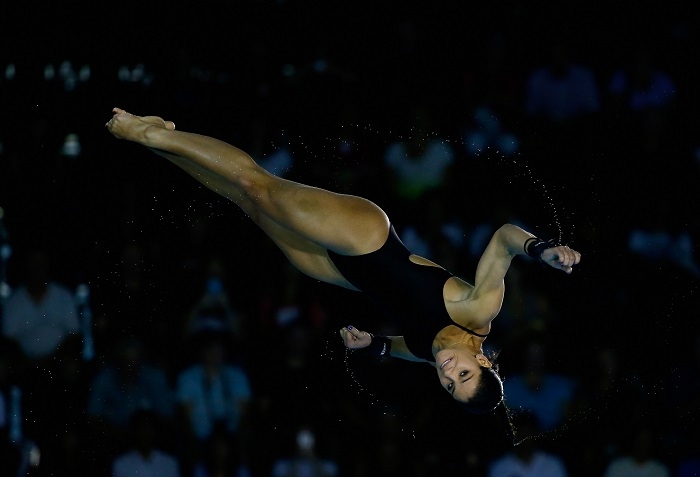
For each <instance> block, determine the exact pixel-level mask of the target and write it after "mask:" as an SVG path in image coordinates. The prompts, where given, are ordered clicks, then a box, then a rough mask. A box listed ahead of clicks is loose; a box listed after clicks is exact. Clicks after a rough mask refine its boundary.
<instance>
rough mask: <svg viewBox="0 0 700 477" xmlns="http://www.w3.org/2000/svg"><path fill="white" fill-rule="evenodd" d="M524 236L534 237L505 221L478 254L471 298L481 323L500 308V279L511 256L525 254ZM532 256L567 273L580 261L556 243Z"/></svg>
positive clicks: (488, 319)
mask: <svg viewBox="0 0 700 477" xmlns="http://www.w3.org/2000/svg"><path fill="white" fill-rule="evenodd" d="M528 239H535V236H534V235H532V234H531V233H530V232H527V231H525V230H523V229H521V228H520V227H518V226H517V225H512V224H505V225H503V226H502V227H501V228H499V229H498V230H497V231H496V232H495V233H494V234H493V237H491V241H490V242H489V244H488V246H487V247H486V250H485V251H484V253H483V255H482V256H481V259H480V260H479V264H478V265H477V268H476V277H475V279H474V293H473V295H472V298H473V302H474V303H477V304H478V306H477V309H478V321H480V322H481V324H482V325H483V326H486V325H488V323H490V321H491V320H492V319H493V318H494V317H495V316H496V315H497V314H498V312H499V311H500V309H501V304H502V303H503V294H504V283H503V280H504V278H505V275H506V273H507V272H508V268H509V267H510V264H511V261H512V260H513V257H515V256H516V255H527V251H526V250H525V245H526V244H525V242H527V241H528ZM531 242H532V240H531ZM534 258H537V259H539V260H541V261H542V262H543V263H546V264H547V265H549V266H550V267H553V268H556V269H558V270H562V271H564V272H566V273H571V272H572V270H573V269H572V267H573V266H574V265H576V264H578V263H579V261H580V260H581V254H580V253H578V252H576V251H575V250H572V249H571V248H569V247H568V246H566V245H557V246H553V247H549V248H546V249H544V250H543V251H542V252H541V253H540V254H539V256H538V257H534Z"/></svg>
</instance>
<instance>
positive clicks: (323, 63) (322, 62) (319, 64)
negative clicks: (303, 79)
mask: <svg viewBox="0 0 700 477" xmlns="http://www.w3.org/2000/svg"><path fill="white" fill-rule="evenodd" d="M327 70H328V60H326V59H325V58H319V59H317V60H316V61H314V71H315V72H316V73H325V72H326V71H327Z"/></svg>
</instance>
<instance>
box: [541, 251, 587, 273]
mask: <svg viewBox="0 0 700 477" xmlns="http://www.w3.org/2000/svg"><path fill="white" fill-rule="evenodd" d="M540 259H541V260H542V261H543V262H544V263H546V264H547V265H549V266H550V267H553V268H556V269H558V270H562V271H564V272H566V273H571V272H572V271H573V268H572V267H573V266H574V265H576V264H578V263H579V262H580V261H581V254H580V253H578V252H577V251H576V250H573V249H571V248H569V247H568V246H566V245H558V246H556V247H552V248H548V249H546V250H544V251H543V252H542V254H541V255H540Z"/></svg>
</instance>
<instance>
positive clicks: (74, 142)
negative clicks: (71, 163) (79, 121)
mask: <svg viewBox="0 0 700 477" xmlns="http://www.w3.org/2000/svg"><path fill="white" fill-rule="evenodd" d="M81 150H82V147H81V146H80V139H79V138H78V135H77V134H75V133H71V134H68V135H66V138H65V140H64V141H63V146H61V155H62V156H66V157H78V156H79V155H80V151H81Z"/></svg>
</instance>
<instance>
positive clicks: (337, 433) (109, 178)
mask: <svg viewBox="0 0 700 477" xmlns="http://www.w3.org/2000/svg"><path fill="white" fill-rule="evenodd" d="M276 8H277V14H276V17H275V19H274V20H273V21H270V22H269V23H268V24H267V27H268V29H267V30H266V34H267V36H255V37H250V38H249V39H248V40H247V41H248V43H247V47H246V48H243V47H240V46H237V42H238V41H240V40H241V39H242V38H246V35H247V33H250V32H252V31H253V30H254V27H253V26H252V24H251V25H247V26H246V25H240V29H241V31H239V32H237V33H236V34H235V38H234V37H232V38H233V39H229V40H228V41H229V42H230V44H228V43H226V41H225V40H224V39H223V34H222V33H219V34H218V35H220V36H222V37H219V36H215V38H216V39H218V41H220V42H221V43H222V51H223V50H224V49H226V48H228V49H229V50H227V51H229V54H227V55H223V54H218V53H220V52H217V51H215V50H213V49H212V48H209V49H207V50H206V52H203V50H202V48H203V46H204V43H202V42H203V41H204V40H202V39H199V38H190V40H191V41H190V42H189V43H187V44H183V45H177V44H176V45H175V47H174V48H172V49H170V50H169V51H167V52H164V53H162V54H163V55H164V56H165V58H163V57H161V56H159V55H158V54H156V53H157V50H156V49H155V48H153V47H150V48H148V47H145V48H144V49H143V50H141V51H138V52H137V51H136V50H130V51H129V52H128V54H126V53H123V52H119V53H120V54H117V52H116V51H115V52H114V53H115V54H114V55H113V56H107V57H104V58H103V59H102V60H101V62H100V63H99V64H97V63H96V62H94V61H93V62H92V63H91V56H90V48H88V47H84V49H83V50H81V51H82V52H83V54H82V56H78V57H73V58H69V59H68V60H64V59H62V58H61V59H59V58H58V57H53V58H46V59H45V60H46V61H45V62H43V63H42V62H41V61H39V60H36V59H35V60H34V61H32V62H27V61H24V60H23V59H22V58H16V57H12V55H9V56H7V57H0V61H4V62H5V63H4V64H0V66H1V67H2V68H4V76H2V78H0V99H2V104H3V105H7V110H8V111H11V112H12V114H8V115H4V116H3V117H2V118H0V121H1V123H0V207H1V208H2V209H0V300H1V305H2V306H1V307H0V310H1V311H0V325H1V326H0V330H1V331H2V333H1V334H2V338H1V340H0V474H2V475H7V476H15V475H17V476H19V475H22V476H24V475H31V476H44V475H47V476H49V475H51V476H62V475H70V476H79V475H90V476H114V477H125V476H135V475H141V476H143V475H157V476H161V477H170V476H181V477H224V476H226V477H228V476H237V477H248V476H273V477H281V476H373V475H383V476H393V475H402V476H404V475H405V476H434V475H448V474H449V475H470V476H476V477H478V476H483V477H514V476H516V477H529V476H533V477H534V476H537V477H566V476H569V477H577V476H581V477H584V476H586V477H590V476H601V477H633V476H637V475H645V476H652V477H655V476H659V477H664V476H668V477H671V476H674V477H690V476H697V475H700V445H699V444H698V443H699V442H700V435H699V433H698V431H697V428H698V425H697V424H698V418H699V417H700V416H699V414H700V379H699V378H700V327H698V324H697V309H698V304H699V303H698V295H699V294H698V279H699V278H700V264H699V263H698V260H699V257H698V254H697V250H698V246H697V244H698V241H699V240H700V222H699V221H698V220H697V213H696V211H697V205H698V203H699V201H698V198H699V197H698V195H699V193H698V191H699V190H700V188H698V182H699V180H700V141H698V139H697V135H696V134H695V122H694V121H693V120H692V118H693V116H694V114H693V113H694V111H695V110H697V108H698V106H700V104H698V98H697V95H696V91H697V87H696V86H695V85H696V84H697V80H698V79H699V78H697V77H696V76H697V73H694V72H692V71H690V69H689V68H688V62H692V60H691V58H690V57H689V56H688V54H689V52H691V51H694V49H695V48H696V47H697V46H698V41H697V38H695V37H694V34H695V33H694V32H692V31H690V30H689V29H688V24H687V23H685V22H684V19H683V18H682V17H680V16H679V17H674V21H672V22H668V23H664V22H663V21H662V20H663V19H659V21H658V23H657V24H653V25H656V27H657V28H656V29H651V27H647V28H641V27H640V29H639V31H637V33H636V34H634V35H632V34H628V35H624V37H622V36H620V37H618V36H616V34H615V30H614V29H612V30H608V31H600V30H595V31H593V30H590V31H588V30H585V29H583V28H567V27H566V26H560V27H558V28H556V29H553V30H547V33H548V34H544V33H542V34H539V35H537V36H534V37H530V36H528V35H527V34H526V33H527V31H526V30H525V29H524V28H523V27H522V25H520V23H519V20H521V19H522V15H523V14H522V13H519V12H518V11H517V9H514V10H513V11H509V12H506V13H504V12H501V13H502V14H503V15H504V17H503V19H502V20H503V22H502V25H501V28H493V26H494V23H497V22H486V24H485V25H483V26H482V29H481V30H478V31H477V32H473V33H471V34H466V33H454V34H453V35H452V36H451V37H450V38H449V40H451V44H450V47H449V48H441V47H440V46H439V44H438V41H437V40H436V39H435V38H434V35H433V32H435V31H437V29H438V28H439V27H441V26H443V24H444V27H445V28H446V29H449V27H450V26H454V24H455V22H456V20H454V19H448V18H444V17H438V16H436V15H434V16H430V15H427V16H426V17H425V18H420V19H419V18H418V17H416V18H414V17H413V16H408V15H406V16H401V15H397V17H396V18H393V20H392V21H387V22H386V23H381V18H380V19H375V20H373V21H372V20H369V19H368V20H367V21H368V22H370V23H371V25H369V26H368V32H367V33H366V34H367V38H365V39H364V42H363V43H361V45H359V46H358V45H355V46H356V47H355V48H353V47H351V46H349V45H348V44H346V43H344V42H343V41H341V38H340V37H341V36H342V32H343V31H344V29H340V31H335V30H334V26H335V27H338V25H339V24H340V23H341V19H339V18H335V17H334V18H332V19H331V20H330V21H328V22H327V24H326V25H324V27H323V28H322V29H321V31H320V32H319V31H315V32H311V33H309V35H311V38H310V39H300V40H299V42H298V43H294V44H283V43H284V42H282V41H281V38H285V35H286V34H287V33H289V31H288V30H291V27H290V26H287V25H288V24H289V22H287V23H285V21H284V20H285V8H290V7H289V4H287V3H286V2H278V4H277V7H276ZM287 13H289V11H287ZM482 13H483V12H482ZM287 20H288V18H287ZM297 20H298V19H297ZM531 20H532V19H531ZM542 21H543V22H544V20H542ZM373 22H376V23H377V24H376V25H375V24H374V23H373ZM532 25H535V26H532V28H533V29H534V28H535V27H536V26H537V25H539V24H538V23H537V22H535V21H534V20H532ZM159 28H164V27H162V26H161V27H159ZM377 30H379V31H377ZM652 32H653V34H650V33H652ZM232 35H233V34H232ZM319 38H323V39H325V41H319ZM524 38H530V39H531V41H523V39H524ZM210 40H211V39H210ZM211 41H214V40H211ZM477 41H478V43H476V44H475V42H477ZM49 51H50V52H51V51H52V50H51V49H49ZM54 53H55V52H54ZM370 53H371V54H370ZM603 53H604V54H603ZM28 91H31V94H29V93H28ZM28 98H31V100H30V101H31V102H30V101H29V100H28ZM34 105H36V106H34ZM113 106H118V107H123V108H125V109H126V110H128V111H131V112H133V113H135V114H143V115H151V114H155V115H161V116H164V117H165V118H166V119H172V120H173V121H174V122H175V123H176V125H177V127H178V128H179V129H183V130H187V131H192V132H199V133H203V134H207V135H212V136H215V137H218V138H220V139H223V140H226V141H228V142H231V143H233V144H235V145H236V146H238V147H240V148H242V149H243V150H245V151H247V152H248V153H249V154H250V155H251V156H252V157H253V158H254V159H256V160H257V161H258V162H259V163H260V164H261V165H262V166H263V167H265V168H266V169H267V170H269V171H271V172H273V173H275V174H278V175H281V176H283V177H286V178H289V179H292V180H298V181H301V182H304V183H307V184H310V185H315V186H319V187H324V188H327V189H331V190H335V191H338V192H342V193H349V194H356V195H362V196H364V197H367V198H369V199H371V200H373V201H375V202H376V203H378V204H379V205H380V206H381V207H382V208H383V209H384V210H386V211H387V213H388V215H389V217H390V218H391V220H392V222H393V223H394V225H395V227H396V230H397V232H398V233H399V236H400V237H401V238H402V240H403V241H404V242H405V243H406V245H407V246H408V247H409V248H410V249H411V250H413V251H414V253H416V254H419V255H423V256H425V257H428V258H430V259H431V260H433V261H435V262H437V263H439V264H441V265H442V266H444V267H445V268H447V269H448V270H450V271H451V272H453V273H454V274H456V275H458V276H460V277H462V278H464V279H465V280H467V281H473V274H474V270H475V267H476V264H477V261H478V259H479V256H480V254H481V253H482V251H483V249H484V247H485V245H486V243H487V241H488V240H489V238H490V236H491V234H492V233H493V232H494V231H495V230H496V229H497V228H498V227H499V226H500V225H501V224H503V223H506V222H510V223H515V224H518V225H521V226H522V227H524V228H526V229H527V230H529V231H531V232H533V233H535V234H537V235H538V236H542V237H545V238H554V239H555V240H557V241H559V242H560V243H566V244H568V245H570V246H572V247H573V248H574V249H576V250H579V251H580V252H581V253H582V255H583V261H582V263H581V265H580V266H579V267H578V269H577V270H575V271H574V273H573V274H572V275H571V276H564V275H563V274H560V273H558V272H555V271H553V270H550V269H544V268H542V267H540V266H539V265H538V264H537V263H534V262H532V261H531V260H529V259H527V258H521V257H519V258H517V259H516V260H515V261H514V263H513V266H512V268H511V270H510V272H509V274H508V276H507V278H506V296H505V301H504V304H503V309H502V312H501V314H500V316H499V317H498V318H497V319H496V320H495V321H494V323H493V330H492V333H491V335H490V336H489V338H488V340H487V341H486V342H485V345H486V346H487V347H488V348H489V350H490V351H494V352H497V353H499V357H498V362H499V366H500V371H501V375H502V376H503V378H504V386H505V395H506V404H507V405H508V407H509V408H510V409H511V412H512V418H513V424H514V426H515V429H516V436H517V440H518V442H519V445H518V446H516V447H515V448H514V449H509V448H508V447H507V446H506V445H504V442H503V434H504V433H503V427H502V426H503V424H502V423H498V422H495V421H494V419H493V417H492V416H470V415H463V413H461V412H460V411H459V410H458V408H457V407H456V406H455V405H454V404H453V403H452V402H451V400H450V399H449V397H448V396H445V395H444V392H443V391H442V390H441V389H440V387H439V385H438V383H437V380H436V378H435V376H434V370H432V368H430V367H429V366H427V365H419V364H415V363H408V362H403V361H398V360H388V361H386V362H382V363H373V362H366V361H362V360H361V359H359V358H355V357H353V356H349V355H348V354H347V353H346V352H345V350H344V349H343V347H342V343H341V341H340V339H339V337H338V335H337V330H338V329H339V328H340V327H342V326H345V325H348V324H352V325H354V326H357V327H358V328H360V329H367V330H369V331H373V332H379V333H383V334H389V335H390V334H400V326H397V324H396V323H391V322H388V321H386V320H385V318H384V317H383V316H381V315H379V314H378V313H377V311H376V310H375V309H374V308H373V307H372V306H371V304H370V303H368V302H366V301H365V300H364V298H363V297H362V296H361V295H359V294H354V293H352V292H349V291H346V290H341V289H336V288H334V287H331V286H330V285H325V284H322V283H318V282H316V281H314V280H311V279H310V278H308V277H305V276H302V275H301V274H300V273H299V272H297V271H296V270H294V269H293V268H292V267H291V266H290V265H288V264H287V262H286V260H285V259H284V257H283V255H282V254H281V253H280V252H279V251H278V250H276V249H275V248H274V245H273V244H272V242H271V241H269V240H267V239H266V238H265V237H264V235H263V233H262V232H260V231H259V230H258V229H257V228H256V227H255V226H254V225H253V224H252V222H251V221H250V220H249V219H248V218H247V217H245V216H244V215H243V214H242V213H241V212H240V211H238V210H237V209H236V208H235V207H234V206H233V205H232V204H230V203H227V202H226V201H225V200H223V199H222V198H220V197H218V196H216V195H214V194H213V193H212V192H210V191H208V190H205V189H204V188H202V187H201V186H199V185H198V184H197V183H196V182H195V181H193V180H191V178H189V177H188V176H186V175H185V174H184V173H182V172H181V171H179V170H177V168H175V167H174V166H172V165H170V164H168V163H166V162H164V161H162V160H159V158H157V157H156V156H154V155H153V154H151V153H149V152H148V151H145V150H142V149H141V148H138V147H136V146H134V145H130V144H126V143H123V142H119V141H115V140H114V139H113V138H112V137H111V136H109V135H108V133H106V131H104V130H103V129H102V124H104V122H105V121H106V120H107V119H108V118H109V115H110V110H111V108H112V107H113Z"/></svg>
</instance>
